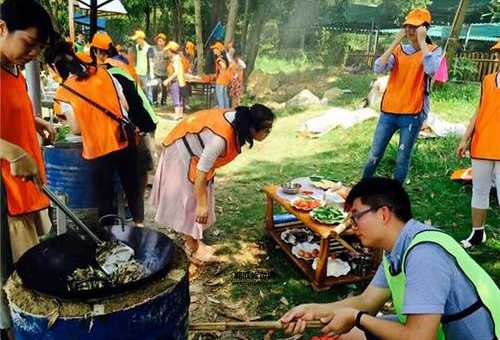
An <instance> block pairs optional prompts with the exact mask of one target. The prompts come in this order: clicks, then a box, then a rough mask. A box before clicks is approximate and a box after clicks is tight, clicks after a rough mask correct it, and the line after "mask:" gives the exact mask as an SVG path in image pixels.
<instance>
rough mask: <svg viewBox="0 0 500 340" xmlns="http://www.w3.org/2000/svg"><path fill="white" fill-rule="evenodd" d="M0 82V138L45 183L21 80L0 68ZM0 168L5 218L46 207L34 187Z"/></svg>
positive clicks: (30, 109) (4, 165) (7, 165)
mask: <svg viewBox="0 0 500 340" xmlns="http://www.w3.org/2000/svg"><path fill="white" fill-rule="evenodd" d="M0 79H1V80H0V82H1V86H0V107H1V112H0V138H2V139H4V140H6V141H8V142H10V143H12V144H16V145H18V146H19V147H21V148H22V149H23V150H24V151H26V153H28V154H29V155H30V156H32V157H33V159H34V160H35V162H36V164H37V167H38V173H39V174H40V178H41V179H42V181H43V182H46V178H45V168H44V165H43V161H42V152H41V149H40V143H39V142H38V139H37V136H36V128H35V117H34V114H33V107H32V106H31V101H30V98H29V96H28V93H27V92H26V82H25V80H24V77H23V75H22V74H21V73H20V72H19V74H18V75H17V76H15V75H13V74H12V73H10V72H9V71H7V70H5V69H3V68H1V78H0ZM1 164H2V180H3V181H4V184H5V191H6V194H7V209H8V212H9V215H11V216H16V215H22V214H27V213H31V212H35V211H39V210H42V209H44V208H47V207H48V206H49V200H48V199H47V197H46V196H45V195H44V194H43V193H41V192H40V191H39V190H38V188H37V187H36V185H35V184H33V183H32V182H31V181H23V180H22V179H21V178H19V177H14V176H12V175H11V174H10V163H9V162H8V161H6V160H2V161H1Z"/></svg>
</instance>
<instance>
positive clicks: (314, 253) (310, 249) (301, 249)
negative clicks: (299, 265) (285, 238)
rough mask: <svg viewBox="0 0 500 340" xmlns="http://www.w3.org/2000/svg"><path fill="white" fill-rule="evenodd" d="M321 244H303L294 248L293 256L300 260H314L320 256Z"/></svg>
mask: <svg viewBox="0 0 500 340" xmlns="http://www.w3.org/2000/svg"><path fill="white" fill-rule="evenodd" d="M319 249H320V248H319V244H316V243H309V242H303V243H299V244H296V245H295V246H293V247H292V254H293V255H295V256H296V257H298V258H299V259H304V260H307V261H310V260H313V259H315V258H316V257H318V255H319Z"/></svg>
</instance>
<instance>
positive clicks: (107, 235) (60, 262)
mask: <svg viewBox="0 0 500 340" xmlns="http://www.w3.org/2000/svg"><path fill="white" fill-rule="evenodd" d="M98 234H99V236H100V238H101V239H102V240H119V241H122V242H124V243H125V244H127V245H129V246H130V247H132V248H133V249H134V251H135V258H136V259H137V260H138V261H139V262H141V263H142V264H143V265H144V267H145V268H146V272H147V273H148V274H147V276H146V277H144V278H142V279H140V280H138V281H135V282H130V283H127V284H123V285H121V286H115V287H105V288H98V289H92V290H82V291H69V290H68V284H67V277H68V275H70V274H71V273H73V271H74V270H75V269H76V268H85V267H87V266H88V265H92V266H96V260H95V251H96V244H95V242H93V241H91V240H88V239H82V238H81V237H80V236H79V235H78V234H76V233H74V232H68V233H66V234H63V235H59V236H57V237H54V238H51V239H48V240H46V241H43V242H41V243H40V244H38V245H36V246H35V247H33V248H31V249H30V250H28V251H27V252H26V253H24V255H23V256H21V258H20V259H19V261H18V262H17V264H16V270H17V272H18V274H19V276H20V277H21V279H22V281H23V284H24V286H25V287H26V288H29V289H32V290H34V291H37V292H39V293H41V294H46V295H50V296H53V297H57V298H60V299H65V300H92V299H99V298H103V297H106V296H109V295H112V294H116V293H122V292H124V291H126V290H129V289H134V288H137V287H139V286H141V285H143V284H144V283H145V282H148V281H150V280H153V279H154V278H157V277H160V276H161V275H163V274H165V273H166V272H167V271H168V270H169V264H170V263H171V261H172V257H173V255H174V243H173V242H172V240H170V239H169V238H168V237H167V236H166V235H164V234H162V233H160V232H158V231H156V230H153V229H149V228H138V227H130V226H121V225H120V226H104V227H101V228H100V230H99V232H98Z"/></svg>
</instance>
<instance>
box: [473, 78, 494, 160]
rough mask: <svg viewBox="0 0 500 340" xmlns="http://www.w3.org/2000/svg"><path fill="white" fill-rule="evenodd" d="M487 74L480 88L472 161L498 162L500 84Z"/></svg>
mask: <svg viewBox="0 0 500 340" xmlns="http://www.w3.org/2000/svg"><path fill="white" fill-rule="evenodd" d="M498 74H500V73H494V74H488V75H487V76H486V77H484V79H483V83H482V86H481V101H480V103H479V111H478V114H477V118H476V124H475V126H474V132H473V135H472V142H471V157H472V158H474V159H488V160H494V161H498V160H500V84H499V83H497V75H498Z"/></svg>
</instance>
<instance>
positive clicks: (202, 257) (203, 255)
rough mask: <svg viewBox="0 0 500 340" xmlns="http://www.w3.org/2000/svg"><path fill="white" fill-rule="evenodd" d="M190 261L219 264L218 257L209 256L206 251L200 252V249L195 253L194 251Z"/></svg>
mask: <svg viewBox="0 0 500 340" xmlns="http://www.w3.org/2000/svg"><path fill="white" fill-rule="evenodd" d="M191 259H193V260H195V261H200V262H202V263H216V262H220V259H219V257H217V256H215V255H213V254H210V253H208V252H206V251H203V250H202V251H200V248H198V250H197V251H195V252H194V253H191Z"/></svg>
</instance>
